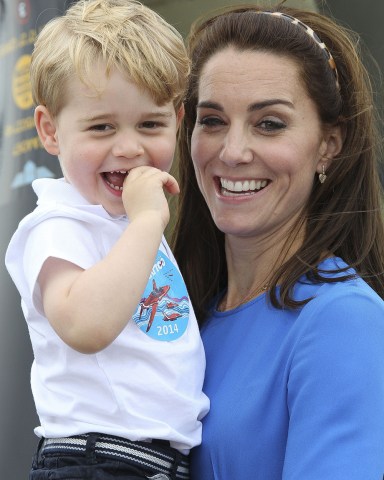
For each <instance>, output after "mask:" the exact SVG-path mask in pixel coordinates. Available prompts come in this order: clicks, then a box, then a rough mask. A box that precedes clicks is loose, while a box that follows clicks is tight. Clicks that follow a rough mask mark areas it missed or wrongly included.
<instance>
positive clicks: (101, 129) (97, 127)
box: [91, 123, 112, 132]
mask: <svg viewBox="0 0 384 480" xmlns="http://www.w3.org/2000/svg"><path fill="white" fill-rule="evenodd" d="M111 128H112V127H111V126H110V125H107V124H105V123H100V124H99V125H92V127H91V130H96V131H97V132H105V131H106V130H109V129H111Z"/></svg>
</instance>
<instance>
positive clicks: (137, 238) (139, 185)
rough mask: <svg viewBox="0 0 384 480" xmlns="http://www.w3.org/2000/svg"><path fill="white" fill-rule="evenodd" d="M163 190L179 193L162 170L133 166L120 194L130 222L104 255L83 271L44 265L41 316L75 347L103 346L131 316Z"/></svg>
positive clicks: (164, 208)
mask: <svg viewBox="0 0 384 480" xmlns="http://www.w3.org/2000/svg"><path fill="white" fill-rule="evenodd" d="M129 177H131V178H129ZM163 188H165V189H166V190H168V191H169V192H170V193H173V194H174V193H177V192H178V186H177V182H176V180H174V179H173V177H171V176H170V175H169V174H168V173H166V172H161V171H159V170H157V169H154V168H151V167H139V168H136V169H134V170H132V171H131V172H130V174H129V176H128V177H127V179H126V182H125V184H124V192H123V202H124V205H126V210H127V214H128V216H129V218H130V223H129V225H128V227H127V228H126V230H125V231H124V232H123V234H122V236H121V237H120V239H119V240H118V241H117V242H116V244H115V245H114V246H113V248H112V249H111V251H110V252H109V253H108V255H107V256H106V257H105V258H104V259H103V260H101V261H100V262H98V263H97V264H95V265H94V266H93V267H91V268H89V269H87V270H83V269H81V268H79V267H78V266H76V265H74V264H72V263H69V262H66V261H64V260H60V259H57V258H49V259H48V260H47V261H46V262H45V263H44V265H43V268H42V270H41V272H40V275H39V285H40V288H41V293H42V298H43V305H44V311H45V315H46V316H47V318H48V320H49V322H50V323H51V325H52V327H53V328H54V329H55V331H56V332H57V334H58V335H59V336H60V337H61V338H62V340H63V341H64V342H65V343H67V344H68V345H69V346H71V347H72V348H74V349H75V350H78V351H80V352H82V353H95V352H97V351H100V350H102V349H103V348H105V347H107V346H108V345H109V344H110V343H111V342H112V341H113V340H114V339H115V338H116V337H117V336H118V335H119V334H120V333H121V331H122V330H123V329H124V327H125V326H126V325H127V323H128V321H129V319H130V318H131V316H132V315H133V313H134V311H135V309H136V307H137V305H138V303H139V301H140V299H141V297H142V294H143V292H144V289H145V286H146V284H147V282H148V278H149V275H150V272H151V270H152V267H153V263H154V261H155V257H156V254H157V251H158V248H159V245H160V242H161V238H162V235H163V231H164V228H165V226H166V225H167V222H168V220H169V209H168V204H167V201H166V198H165V195H164V191H163Z"/></svg>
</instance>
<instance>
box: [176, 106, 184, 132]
mask: <svg viewBox="0 0 384 480" xmlns="http://www.w3.org/2000/svg"><path fill="white" fill-rule="evenodd" d="M184 114H185V109H184V103H182V104H181V107H180V108H179V111H178V112H177V113H176V125H177V128H179V127H180V124H181V121H182V120H183V118H184Z"/></svg>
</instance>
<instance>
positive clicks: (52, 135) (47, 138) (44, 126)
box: [34, 105, 60, 155]
mask: <svg viewBox="0 0 384 480" xmlns="http://www.w3.org/2000/svg"><path fill="white" fill-rule="evenodd" d="M34 118H35V125H36V130H37V133H38V135H39V138H40V140H41V143H42V144H43V146H44V148H45V150H46V151H47V152H48V153H50V154H51V155H58V154H59V153H60V149H59V142H58V140H57V135H56V122H55V120H54V119H53V117H52V115H51V114H50V113H49V110H48V109H47V107H44V106H43V105H38V106H37V107H36V108H35V115H34Z"/></svg>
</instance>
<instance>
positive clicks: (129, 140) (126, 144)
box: [113, 135, 144, 158]
mask: <svg viewBox="0 0 384 480" xmlns="http://www.w3.org/2000/svg"><path fill="white" fill-rule="evenodd" d="M143 153H144V148H143V145H142V144H141V142H140V141H139V139H138V138H135V136H134V135H132V136H131V135H120V136H119V137H118V138H116V142H115V144H114V146H113V154H114V156H115V157H126V158H136V157H138V156H140V155H143Z"/></svg>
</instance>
